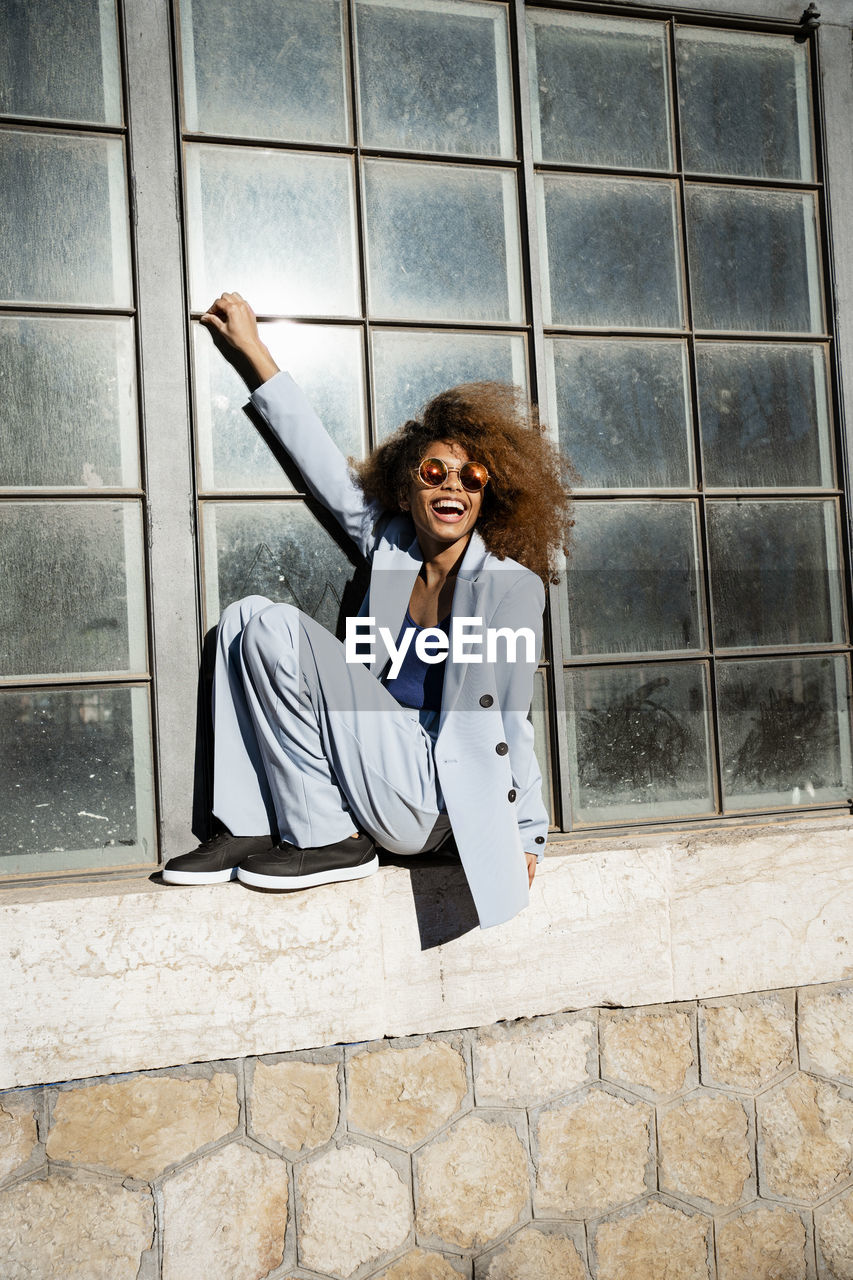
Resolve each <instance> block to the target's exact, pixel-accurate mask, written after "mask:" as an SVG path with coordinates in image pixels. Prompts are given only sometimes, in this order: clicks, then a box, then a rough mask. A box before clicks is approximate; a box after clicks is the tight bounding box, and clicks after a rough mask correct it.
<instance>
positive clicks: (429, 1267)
mask: <svg viewBox="0 0 853 1280" xmlns="http://www.w3.org/2000/svg"><path fill="white" fill-rule="evenodd" d="M459 1275H460V1273H459V1271H457V1270H456V1268H455V1267H454V1266H453V1265H452V1263H451V1262H450V1261H449V1260H448V1259H447V1258H445V1257H444V1256H443V1255H442V1254H440V1253H429V1252H427V1251H426V1250H425V1249H412V1251H411V1253H407V1254H406V1255H405V1257H403V1258H399V1259H398V1260H397V1262H395V1263H393V1264H392V1265H391V1266H390V1267H389V1268H388V1270H387V1271H381V1272H380V1273H379V1275H378V1276H376V1277H375V1280H459Z"/></svg>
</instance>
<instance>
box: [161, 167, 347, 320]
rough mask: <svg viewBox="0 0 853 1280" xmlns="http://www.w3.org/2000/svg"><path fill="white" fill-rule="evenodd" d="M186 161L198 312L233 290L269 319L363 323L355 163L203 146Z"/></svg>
mask: <svg viewBox="0 0 853 1280" xmlns="http://www.w3.org/2000/svg"><path fill="white" fill-rule="evenodd" d="M186 157H187V206H188V214H189V217H188V224H187V231H188V235H189V241H190V297H191V306H192V308H193V310H195V311H204V310H206V309H207V307H209V306H210V304H211V302H212V301H213V299H214V298H216V297H218V295H219V294H220V293H221V292H222V290H223V289H230V290H236V291H237V292H239V293H242V294H243V296H244V298H248V299H249V301H250V302H251V304H252V306H253V307H254V308H255V310H256V311H259V312H266V313H268V314H270V313H271V314H279V315H282V314H284V315H310V316H316V315H341V316H354V315H358V314H359V311H360V306H359V301H358V288H357V278H356V253H355V219H354V210H353V177H352V165H351V163H350V161H349V159H347V158H342V157H339V156H323V155H294V154H289V153H287V152H282V151H260V150H254V151H248V150H244V149H243V148H239V147H213V146H193V145H189V146H188V147H187V152H186Z"/></svg>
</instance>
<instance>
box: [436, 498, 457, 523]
mask: <svg viewBox="0 0 853 1280" xmlns="http://www.w3.org/2000/svg"><path fill="white" fill-rule="evenodd" d="M430 508H431V510H432V511H433V513H434V514H435V515H436V516H438V518H439V520H444V521H447V522H448V523H452V522H454V521H456V520H462V519H464V517H465V512H466V507H465V503H464V502H461V501H460V499H459V498H436V500H435V502H431V503H430Z"/></svg>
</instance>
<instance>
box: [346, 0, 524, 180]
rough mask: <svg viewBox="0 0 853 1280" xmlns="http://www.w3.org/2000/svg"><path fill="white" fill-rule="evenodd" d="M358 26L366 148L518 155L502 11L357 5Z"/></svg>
mask: <svg viewBox="0 0 853 1280" xmlns="http://www.w3.org/2000/svg"><path fill="white" fill-rule="evenodd" d="M356 20H357V24H358V25H357V47H358V82H359V101H360V104H361V137H362V142H363V143H364V145H365V146H368V147H400V148H402V149H403V150H406V151H438V152H449V153H459V154H463V155H479V156H511V155H513V153H514V147H513V129H512V92H511V89H510V76H509V46H508V42H507V17H506V9H505V8H504V6H503V5H498V4H483V3H481V2H480V0H478V3H476V4H470V3H460V0H417V3H414V4H413V3H412V0H403V3H401V2H400V0H397V2H396V3H395V0H359V3H358V5H357V6H356Z"/></svg>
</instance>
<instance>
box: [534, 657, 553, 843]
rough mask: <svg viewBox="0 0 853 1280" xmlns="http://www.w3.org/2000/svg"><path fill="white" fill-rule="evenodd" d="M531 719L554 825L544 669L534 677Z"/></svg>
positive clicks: (535, 747) (543, 784)
mask: <svg viewBox="0 0 853 1280" xmlns="http://www.w3.org/2000/svg"><path fill="white" fill-rule="evenodd" d="M530 720H531V722H532V724H533V734H534V737H533V747H534V750H535V752H536V760H537V763H538V764H539V771H540V773H541V774H542V800H543V802H544V804H545V808H546V809H547V810H548V821H549V823H550V824H551V825H554V824H555V821H556V819H555V813H556V810H555V806H554V777H553V771H552V769H551V736H550V729H549V723H550V716H549V712H548V690H547V688H546V686H545V673H544V671H537V672H536V674H535V676H534V677H533V702H532V703H531V706H530Z"/></svg>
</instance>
